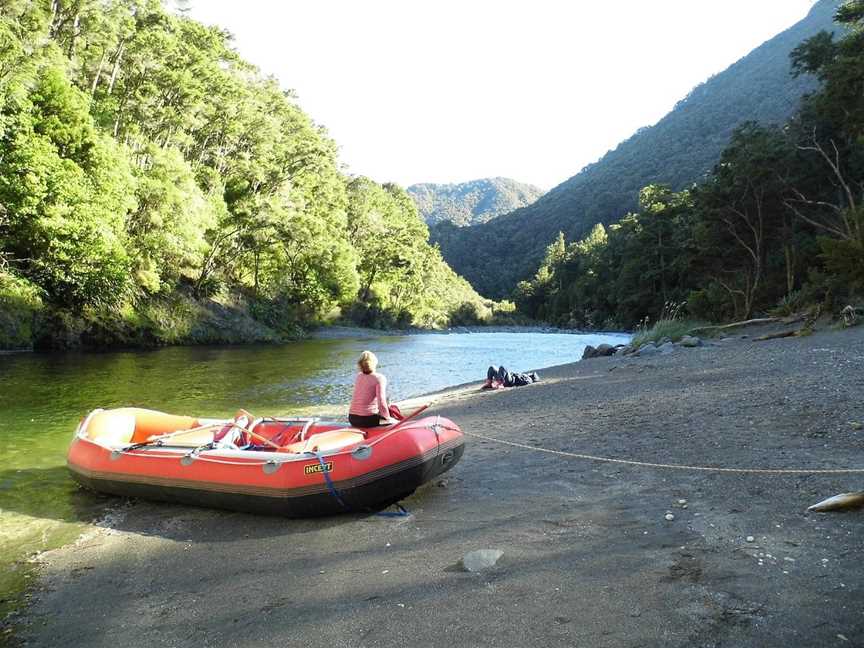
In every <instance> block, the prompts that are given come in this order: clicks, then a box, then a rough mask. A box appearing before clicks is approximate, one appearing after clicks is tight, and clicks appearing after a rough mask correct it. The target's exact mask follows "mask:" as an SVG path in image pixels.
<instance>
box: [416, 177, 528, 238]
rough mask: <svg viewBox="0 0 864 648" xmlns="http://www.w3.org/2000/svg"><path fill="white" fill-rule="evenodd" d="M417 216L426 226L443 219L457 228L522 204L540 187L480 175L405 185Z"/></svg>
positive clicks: (503, 212)
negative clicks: (453, 181)
mask: <svg viewBox="0 0 864 648" xmlns="http://www.w3.org/2000/svg"><path fill="white" fill-rule="evenodd" d="M407 191H408V193H409V195H410V196H411V197H412V198H413V199H414V202H415V203H417V209H418V210H419V211H420V215H421V216H422V217H423V219H424V220H425V221H426V222H427V223H428V224H429V225H435V224H437V223H440V222H442V221H446V222H449V223H452V224H453V225H456V226H458V227H464V226H466V225H477V224H479V223H486V222H489V221H490V220H492V219H493V218H495V217H496V216H500V215H501V214H506V213H508V212H511V211H513V210H514V209H519V208H520V207H526V206H528V205H530V204H531V203H533V202H534V201H535V200H537V199H538V198H539V197H540V196H542V195H543V190H542V189H539V188H538V187H535V186H533V185H529V184H523V183H521V182H516V181H515V180H510V179H509V178H484V179H482V180H472V181H471V182H462V183H459V184H415V185H411V186H410V187H408V190H407Z"/></svg>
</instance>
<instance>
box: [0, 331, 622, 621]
mask: <svg viewBox="0 0 864 648" xmlns="http://www.w3.org/2000/svg"><path fill="white" fill-rule="evenodd" d="M627 340H628V336H623V335H611V334H610V335H565V334H560V335H559V334H542V333H472V334H451V335H413V336H402V337H382V338H377V339H372V340H369V339H366V340H354V339H338V340H309V341H304V342H298V343H294V344H290V345H285V346H260V347H228V348H214V347H184V348H169V349H161V350H158V351H149V352H126V353H105V354H77V353H76V354H72V353H70V354H50V355H48V354H46V355H43V354H18V355H0V414H2V416H0V461H2V462H0V598H3V596H4V593H9V592H12V591H15V590H19V589H20V587H21V585H23V583H24V581H25V579H26V578H28V577H29V574H28V569H27V568H26V565H25V564H24V563H23V562H21V561H22V560H24V559H26V557H27V556H29V555H31V554H33V553H34V552H36V551H39V550H42V549H46V548H50V547H55V546H59V545H61V544H63V543H65V542H68V541H70V540H72V539H73V538H74V537H76V536H77V535H78V534H79V533H80V532H81V530H82V528H83V525H82V523H83V522H86V521H90V520H92V519H93V518H94V517H96V516H98V515H99V514H100V512H102V511H103V510H104V509H105V507H106V504H107V503H108V502H110V501H111V500H110V499H107V498H103V497H100V496H97V495H94V494H91V493H88V492H85V491H81V490H79V489H78V488H77V487H76V486H75V485H74V483H73V482H72V481H71V479H70V478H69V477H68V475H67V474H66V468H65V456H66V449H67V446H68V444H69V441H70V439H71V435H72V433H73V431H74V429H75V426H76V424H77V423H78V421H79V420H80V419H81V418H82V417H83V416H84V415H85V414H86V413H87V412H88V411H90V410H92V409H94V408H96V407H105V408H108V407H118V406H124V405H137V406H142V407H151V408H154V409H159V410H163V411H168V412H175V413H183V414H193V415H200V416H213V417H223V416H224V417H227V416H230V415H232V414H233V413H234V412H235V411H236V410H237V409H238V408H239V407H244V408H246V409H248V410H250V411H251V412H253V413H255V414H257V415H278V414H288V413H295V414H296V413H303V412H306V413H308V412H314V411H330V412H338V411H344V408H345V406H346V403H347V402H348V401H349V400H350V398H351V387H352V384H353V378H354V371H355V369H354V363H355V361H356V358H357V356H358V355H359V354H360V352H361V351H362V350H363V349H367V348H368V349H371V350H373V351H374V352H375V353H376V354H377V355H378V358H379V360H380V366H379V370H380V371H381V372H382V373H384V374H385V375H386V376H387V377H388V380H389V383H390V398H391V400H400V399H404V398H408V397H412V396H418V395H421V394H424V393H428V392H432V391H436V390H439V389H442V388H444V387H447V386H449V385H456V384H461V383H466V382H472V381H479V380H482V379H484V378H485V377H486V368H487V367H488V366H489V365H495V366H498V365H502V364H503V365H504V366H506V367H507V368H508V369H511V370H515V371H531V370H534V369H540V368H543V367H549V366H553V365H558V364H564V363H568V362H574V361H575V360H578V359H579V358H581V356H582V350H583V349H584V347H585V345H586V344H593V345H595V346H596V345H597V344H600V343H602V342H608V343H610V344H619V343H624V342H626V341H627ZM541 378H542V373H541ZM115 501H116V500H115ZM3 607H4V605H3V603H2V602H0V613H2V611H3ZM7 607H8V606H7Z"/></svg>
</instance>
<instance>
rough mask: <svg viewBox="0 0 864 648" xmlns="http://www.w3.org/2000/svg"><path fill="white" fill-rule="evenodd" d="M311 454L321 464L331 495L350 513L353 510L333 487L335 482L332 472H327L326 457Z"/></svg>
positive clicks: (315, 453) (314, 453)
mask: <svg viewBox="0 0 864 648" xmlns="http://www.w3.org/2000/svg"><path fill="white" fill-rule="evenodd" d="M310 454H312V455H314V456H315V458H316V459H317V460H318V463H319V464H321V474H323V475H324V481H325V482H326V483H327V488H328V490H329V491H330V494H331V495H332V496H333V497H334V499H335V500H336V501H337V502H339V506H341V507H342V508H344V509H345V510H346V511H350V510H351V509H350V508H349V506H348V505H347V504H346V503H345V500H343V499H342V496H341V495H340V494H339V491H338V490H336V487H335V486H334V485H333V480H332V479H330V471H328V470H327V464H326V463H324V457H322V456H321V455H320V454H318V453H317V452H310Z"/></svg>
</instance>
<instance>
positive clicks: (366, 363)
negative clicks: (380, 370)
mask: <svg viewBox="0 0 864 648" xmlns="http://www.w3.org/2000/svg"><path fill="white" fill-rule="evenodd" d="M357 366H358V367H360V371H362V372H363V373H365V374H371V373H375V368H376V367H377V366H378V358H377V357H375V354H374V353H372V352H371V351H364V352H363V353H361V354H360V359H359V360H358V361H357Z"/></svg>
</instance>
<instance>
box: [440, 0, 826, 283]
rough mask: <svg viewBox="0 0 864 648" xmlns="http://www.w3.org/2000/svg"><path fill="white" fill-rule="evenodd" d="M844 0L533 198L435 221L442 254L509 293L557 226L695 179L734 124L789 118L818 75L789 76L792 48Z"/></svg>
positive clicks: (574, 228) (583, 223)
mask: <svg viewBox="0 0 864 648" xmlns="http://www.w3.org/2000/svg"><path fill="white" fill-rule="evenodd" d="M839 4H841V0H819V2H817V3H816V4H815V5H814V6H813V8H812V10H811V11H810V13H809V14H808V15H807V17H806V18H805V19H804V20H802V21H801V22H799V23H797V24H796V25H794V26H793V27H791V28H790V29H787V30H786V31H784V32H783V33H781V34H780V35H778V36H776V37H774V38H772V39H771V40H769V41H768V42H766V43H764V44H763V45H761V46H760V47H758V48H757V49H755V50H754V51H753V52H751V53H750V54H748V55H747V56H746V57H744V58H743V59H741V60H740V61H738V62H737V63H735V64H734V65H732V66H731V67H729V68H728V69H727V70H725V71H724V72H722V73H720V74H717V75H715V76H713V77H712V78H710V79H709V80H708V81H706V82H705V83H703V84H701V85H699V86H698V87H696V88H695V89H694V90H693V91H692V92H690V94H689V95H688V96H687V97H686V98H684V99H683V100H682V101H680V102H679V103H678V104H677V105H676V106H675V108H674V109H673V110H672V112H670V113H669V114H668V115H666V116H665V117H664V118H663V119H661V120H660V121H659V122H658V123H657V124H655V125H654V126H651V127H648V128H643V129H640V130H639V131H637V132H636V133H635V134H634V135H633V136H632V137H630V138H629V139H628V140H626V141H625V142H622V143H621V144H619V145H618V147H617V148H616V149H615V150H613V151H610V152H609V153H607V154H606V155H605V156H603V158H601V159H600V160H599V161H598V162H596V163H594V164H590V165H588V166H587V167H585V168H584V169H583V170H582V171H581V172H580V173H579V174H578V175H576V176H574V177H572V178H570V179H569V180H566V181H565V182H563V183H562V184H560V185H558V186H557V187H555V188H554V189H552V190H551V191H549V192H548V193H546V194H545V195H543V196H542V197H541V198H540V199H539V200H537V201H536V202H535V203H534V204H532V205H529V206H527V207H524V208H521V209H517V210H515V211H513V212H511V213H509V214H505V215H503V216H499V217H498V218H496V219H494V220H492V221H490V222H488V223H485V224H481V225H477V226H475V227H469V228H456V227H453V226H452V225H450V224H449V223H447V222H441V223H439V224H437V225H435V226H434V227H432V228H431V234H432V239H433V240H434V241H435V242H437V243H439V244H440V246H441V251H442V253H443V254H444V258H445V259H446V260H447V262H448V263H449V264H450V266H451V267H452V268H453V269H454V270H456V272H458V273H459V274H461V275H462V276H464V277H465V278H466V279H468V280H469V281H470V282H471V284H472V285H473V286H474V287H475V288H476V289H477V290H478V291H479V292H480V293H481V294H483V295H486V296H487V297H502V296H505V295H507V294H508V293H509V292H510V291H511V290H512V289H513V288H514V287H515V285H516V283H517V282H518V281H519V280H522V279H525V278H527V277H530V276H531V275H532V274H533V273H534V272H535V271H536V269H537V267H538V264H539V261H540V260H541V259H542V257H543V254H544V250H545V248H546V246H547V245H549V244H550V243H551V242H552V241H553V240H554V239H555V237H556V236H557V235H558V232H564V234H565V236H566V237H567V240H568V241H572V240H576V239H579V238H581V237H583V236H584V235H585V234H587V233H588V231H589V230H590V229H591V228H592V227H593V226H594V225H595V224H597V223H600V222H602V223H604V224H609V223H611V222H615V221H617V220H618V219H620V218H621V217H622V216H623V215H625V214H626V213H627V212H628V211H632V210H633V209H634V208H635V207H636V201H637V196H638V193H639V190H640V189H642V188H643V187H645V186H646V185H649V184H652V183H664V184H668V185H671V187H672V188H673V189H674V190H680V189H682V188H684V187H686V186H688V185H690V184H692V183H694V182H697V181H699V180H700V179H701V178H703V177H704V175H705V174H706V173H707V172H709V171H710V170H711V168H712V167H713V166H714V165H715V164H716V163H717V161H718V160H719V158H720V153H721V152H722V150H723V148H724V147H725V146H726V144H727V143H728V141H729V137H730V135H731V133H732V131H733V130H734V129H735V128H736V127H737V126H739V125H740V124H741V123H743V122H746V121H758V122H760V123H763V124H768V123H778V124H780V123H784V122H785V121H786V120H788V118H789V117H791V116H792V114H793V113H794V112H795V110H796V108H797V107H798V104H799V101H800V98H801V96H802V95H803V94H805V93H807V92H811V91H813V90H814V89H815V88H816V87H817V84H816V81H815V80H814V79H812V78H809V77H799V78H797V79H796V78H793V77H792V75H791V73H790V69H791V68H790V61H789V54H790V52H791V51H792V50H793V49H794V48H795V47H797V46H798V45H799V44H800V43H801V42H802V41H804V40H806V39H807V38H809V37H811V36H813V35H815V34H816V33H818V32H819V31H822V30H827V31H834V30H835V29H836V25H835V24H834V23H833V21H832V18H833V15H834V12H835V11H836V9H837V7H838V5H839Z"/></svg>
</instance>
